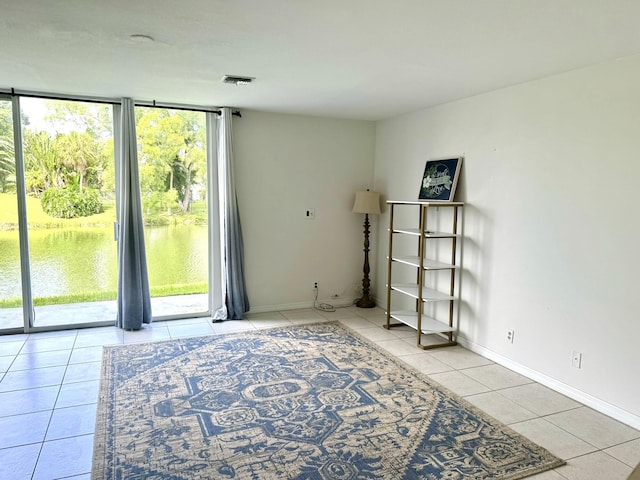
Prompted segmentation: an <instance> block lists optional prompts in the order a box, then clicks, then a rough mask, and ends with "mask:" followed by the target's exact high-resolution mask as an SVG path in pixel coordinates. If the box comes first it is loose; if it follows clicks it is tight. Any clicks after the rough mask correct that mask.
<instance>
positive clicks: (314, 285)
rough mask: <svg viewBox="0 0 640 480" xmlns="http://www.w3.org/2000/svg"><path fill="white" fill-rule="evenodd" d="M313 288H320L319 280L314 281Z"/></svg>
mask: <svg viewBox="0 0 640 480" xmlns="http://www.w3.org/2000/svg"><path fill="white" fill-rule="evenodd" d="M313 289H314V290H317V289H318V282H313Z"/></svg>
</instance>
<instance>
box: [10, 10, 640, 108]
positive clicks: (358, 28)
mask: <svg viewBox="0 0 640 480" xmlns="http://www.w3.org/2000/svg"><path fill="white" fill-rule="evenodd" d="M0 12H1V16H0V89H6V88H12V87H13V88H16V89H20V90H36V91H42V92H52V93H68V94H78V95H94V96H106V97H121V96H127V97H133V98H135V99H139V100H158V101H163V102H177V103H188V104H196V105H211V106H221V105H227V106H233V107H240V108H243V107H245V108H252V109H259V110H269V111H278V112H290V113H300V114H310V115H321V116H332V117H345V118H358V119H370V120H376V119H382V118H387V117H391V116H394V115H398V114H401V113H405V112H408V111H413V110H418V109H421V108H425V107H429V106H433V105H437V104H441V103H445V102H448V101H451V100H456V99H459V98H464V97H468V96H472V95H476V94H479V93H482V92H486V91H490V90H495V89H497V88H500V87H504V86H508V85H513V84H517V83H522V82H525V81H529V80H532V79H536V78H540V77H544V76H548V75H552V74H555V73H560V72H563V71H568V70H573V69H576V68H581V67H585V66H588V65H592V64H596V63H600V62H603V61H608V60H612V59H615V58H620V57H625V56H629V55H635V54H638V53H640V28H638V25H639V24H638V19H639V18H640V1H638V0H629V1H624V0H607V1H604V0H441V1H435V0H396V1H389V0H386V1H381V0H339V1H338V0H316V1H313V0H182V1H180V2H178V1H175V0H135V1H131V0H127V1H125V0H58V1H51V0H28V1H15V0H0ZM134 33H143V34H147V35H151V36H152V37H154V38H155V42H153V43H140V42H135V41H134V40H132V39H130V35H131V34H134ZM224 74H233V75H247V76H252V77H256V79H257V80H256V81H255V83H254V84H252V85H250V86H234V85H225V84H223V83H221V81H220V80H221V78H222V76H223V75H224Z"/></svg>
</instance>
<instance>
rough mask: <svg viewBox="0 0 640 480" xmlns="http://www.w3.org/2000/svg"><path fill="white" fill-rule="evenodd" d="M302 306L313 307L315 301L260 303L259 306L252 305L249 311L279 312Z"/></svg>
mask: <svg viewBox="0 0 640 480" xmlns="http://www.w3.org/2000/svg"><path fill="white" fill-rule="evenodd" d="M301 308H313V302H299V303H281V304H279V305H260V306H258V307H251V310H249V312H248V313H270V312H278V311H280V310H298V309H301Z"/></svg>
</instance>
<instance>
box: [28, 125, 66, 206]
mask: <svg viewBox="0 0 640 480" xmlns="http://www.w3.org/2000/svg"><path fill="white" fill-rule="evenodd" d="M24 145H25V148H24V157H25V163H26V177H27V179H26V180H27V190H28V191H31V192H35V193H37V194H38V195H41V194H42V192H44V191H45V190H47V189H49V188H51V187H62V186H64V178H63V171H62V162H60V159H59V156H58V153H57V151H56V148H55V144H54V141H53V139H52V138H51V137H49V134H48V133H47V132H39V133H35V134H27V135H26V136H25V139H24Z"/></svg>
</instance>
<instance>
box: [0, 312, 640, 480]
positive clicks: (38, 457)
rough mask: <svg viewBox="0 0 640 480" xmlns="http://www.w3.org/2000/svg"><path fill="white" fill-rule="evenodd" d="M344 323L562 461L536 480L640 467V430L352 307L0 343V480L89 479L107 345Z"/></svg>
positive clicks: (602, 477) (610, 479) (608, 474)
mask: <svg viewBox="0 0 640 480" xmlns="http://www.w3.org/2000/svg"><path fill="white" fill-rule="evenodd" d="M325 319H330V320H336V321H340V322H342V323H343V324H345V325H347V326H349V327H350V328H352V329H354V330H356V331H357V332H358V333H360V334H361V335H363V336H364V337H366V338H368V339H370V340H372V341H374V342H375V343H377V344H378V345H379V346H381V347H383V348H385V349H387V350H388V351H389V352H391V353H393V354H394V355H396V356H398V357H399V358H400V359H402V360H403V361H405V362H406V363H408V364H409V365H412V366H413V367H415V368H416V369H418V370H420V371H421V372H423V373H425V374H427V375H429V376H430V377H431V378H432V379H434V380H435V381H437V382H439V383H440V384H442V385H444V386H445V387H446V388H448V389H449V390H451V391H453V392H455V393H457V394H459V395H461V396H463V397H465V398H466V399H467V400H468V401H469V402H471V403H472V404H474V405H475V406H477V407H478V408H480V409H482V410H484V411H485V412H487V413H488V414H490V415H492V416H493V417H495V418H497V419H498V420H500V421H502V422H503V423H506V424H508V425H510V426H511V428H513V429H514V430H516V431H517V432H520V433H521V434H523V435H525V436H526V437H528V438H530V439H531V440H533V441H535V442H537V443H538V444H540V445H542V446H543V447H545V448H547V449H548V450H550V451H551V452H552V453H554V454H556V455H557V456H559V457H561V458H563V459H565V460H566V461H567V465H564V466H562V467H559V468H557V469H555V470H552V471H549V472H545V473H542V474H540V475H536V476H533V477H529V478H531V479H534V480H554V479H556V480H558V479H559V480H562V479H565V480H566V479H569V480H591V479H593V480H623V479H626V477H627V476H628V475H629V474H630V473H631V470H632V467H634V466H635V465H636V464H637V463H638V462H640V431H637V430H634V429H633V428H630V427H628V426H626V425H624V424H622V423H620V422H617V421H615V420H613V419H611V418H609V417H606V416H605V415H602V414H600V413H598V412H595V411H594V410H592V409H590V408H587V407H585V406H583V405H581V404H579V403H577V402H575V401H573V400H571V399H569V398H567V397H564V396H562V395H560V394H558V393H556V392H553V391H552V390H549V389H548V388H546V387H544V386H542V385H540V384H537V383H534V382H532V381H531V380H529V379H528V378H526V377H523V376H522V375H519V374H517V373H515V372H512V371H510V370H508V369H506V368H504V367H502V366H500V365H497V364H495V363H493V362H491V361H489V360H487V359H485V358H483V357H481V356H479V355H476V354H474V353H472V352H470V351H468V350H465V349H464V348H462V347H448V348H444V349H438V350H431V351H422V350H419V349H417V348H416V346H415V332H414V331H413V330H410V329H408V328H406V329H405V328H400V329H394V330H391V331H387V330H385V329H383V328H381V325H382V323H383V321H384V313H383V312H382V310H379V309H371V310H368V309H367V310H364V309H358V308H355V307H349V308H345V309H339V310H337V311H336V312H320V311H316V310H312V309H308V310H293V311H283V312H275V313H263V314H256V315H249V318H248V321H227V322H223V323H211V321H210V320H208V319H203V318H199V319H190V320H177V321H171V322H157V323H154V324H152V325H150V326H147V328H145V329H143V330H141V331H137V332H126V331H122V330H119V329H116V328H115V327H101V328H94V329H85V330H68V331H60V332H49V333H36V334H30V335H11V336H2V337H0V479H7V480H9V479H10V480H54V479H68V480H71V479H73V480H88V479H89V477H90V474H89V472H90V470H91V456H92V449H93V432H94V422H95V414H96V401H97V395H98V384H99V378H100V362H101V358H102V346H103V345H108V344H122V343H137V342H149V341H157V340H167V339H171V338H178V337H185V336H199V335H217V334H222V333H231V332H239V331H243V330H247V329H257V328H266V327H272V326H279V325H290V324H300V323H309V322H317V321H322V320H325Z"/></svg>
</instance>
